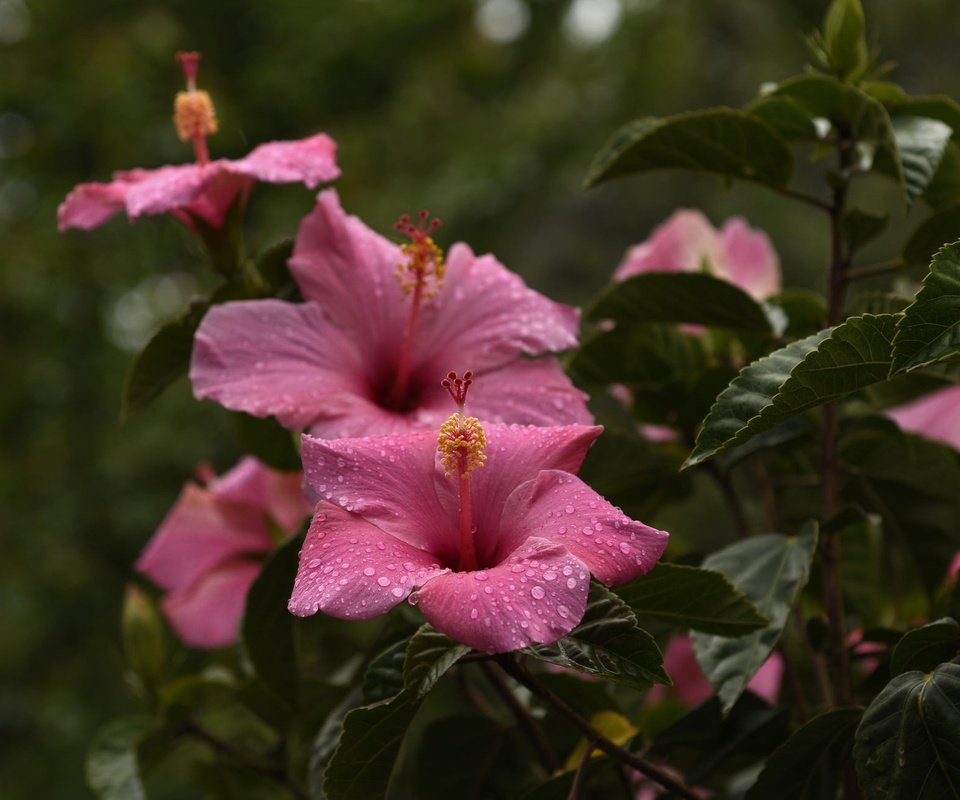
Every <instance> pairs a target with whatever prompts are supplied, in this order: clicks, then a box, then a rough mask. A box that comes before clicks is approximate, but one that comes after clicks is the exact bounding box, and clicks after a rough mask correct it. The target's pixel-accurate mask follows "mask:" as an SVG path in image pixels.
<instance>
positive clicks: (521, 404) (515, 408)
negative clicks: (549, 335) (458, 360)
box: [438, 356, 593, 426]
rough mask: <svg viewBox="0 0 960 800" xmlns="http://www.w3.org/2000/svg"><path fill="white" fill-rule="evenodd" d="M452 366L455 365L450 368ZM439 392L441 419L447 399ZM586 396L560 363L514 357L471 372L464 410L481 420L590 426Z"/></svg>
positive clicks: (444, 392) (447, 402) (546, 357)
mask: <svg viewBox="0 0 960 800" xmlns="http://www.w3.org/2000/svg"><path fill="white" fill-rule="evenodd" d="M455 366H459V365H453V366H451V369H453V368H454V367H455ZM461 371H462V370H461ZM438 388H439V387H438ZM439 391H440V393H442V396H441V397H440V400H442V401H443V406H444V410H445V411H446V412H447V413H446V415H445V416H444V417H443V419H441V420H440V422H443V420H445V419H446V418H447V416H449V411H450V398H449V396H448V395H447V392H446V390H445V389H443V388H440V389H439ZM587 399H588V396H587V395H585V394H584V393H583V392H581V391H580V390H579V389H577V388H576V387H575V386H574V385H573V383H572V382H571V381H570V378H568V377H567V375H566V373H565V372H564V371H563V367H561V366H560V362H559V361H558V360H557V359H556V358H554V357H552V356H544V357H542V358H534V359H526V358H523V359H517V360H516V361H511V362H510V363H508V364H504V365H503V366H502V367H500V368H498V369H493V370H490V371H488V372H480V373H479V374H478V373H476V372H475V374H474V384H473V386H471V387H470V394H469V397H468V398H467V409H468V412H469V413H470V414H471V415H472V416H475V417H478V418H479V419H480V421H481V422H482V423H487V422H500V423H510V422H513V423H517V424H520V425H539V426H551V425H570V424H581V425H590V424H592V423H593V414H591V413H590V410H589V409H588V408H587V403H586V401H587Z"/></svg>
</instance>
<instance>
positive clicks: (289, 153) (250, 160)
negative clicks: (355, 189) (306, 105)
mask: <svg viewBox="0 0 960 800" xmlns="http://www.w3.org/2000/svg"><path fill="white" fill-rule="evenodd" d="M336 155H337V144H336V142H334V141H333V139H331V138H330V137H329V136H327V134H325V133H318V134H316V135H314V136H309V137H307V138H306V139H300V140H298V141H294V142H267V143H266V144H261V145H259V146H258V147H255V148H254V149H253V150H252V151H251V152H250V154H249V155H248V156H246V157H245V158H241V159H240V160H238V161H229V162H227V165H226V168H227V169H228V170H229V171H230V172H234V173H239V174H241V175H249V176H250V177H251V178H256V179H257V180H259V181H266V182H268V183H304V184H306V185H307V186H308V187H309V188H311V189H315V188H316V187H317V186H318V185H319V184H321V183H326V182H327V181H332V180H334V179H335V178H337V177H338V176H339V175H340V169H339V168H338V167H337V162H336Z"/></svg>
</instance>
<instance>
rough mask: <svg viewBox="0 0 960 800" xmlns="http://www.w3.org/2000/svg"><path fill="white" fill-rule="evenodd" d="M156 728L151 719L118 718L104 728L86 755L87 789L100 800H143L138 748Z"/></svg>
mask: <svg viewBox="0 0 960 800" xmlns="http://www.w3.org/2000/svg"><path fill="white" fill-rule="evenodd" d="M158 728H159V723H158V721H157V720H156V719H154V718H153V717H147V716H137V717H120V718H118V719H115V720H112V721H111V722H108V723H107V724H106V725H104V727H103V728H101V729H100V731H99V732H98V733H97V735H96V737H95V738H94V740H93V744H92V745H91V746H90V752H89V753H88V754H87V768H86V773H87V786H89V787H90V789H91V790H92V791H93V792H94V794H96V795H97V797H99V798H100V800H145V798H146V796H147V795H146V792H145V791H144V788H143V782H142V780H141V778H140V765H139V763H138V760H137V747H138V746H139V744H140V742H142V741H143V740H144V739H146V738H147V737H148V736H149V735H150V734H152V733H154V732H155V731H156V730H158Z"/></svg>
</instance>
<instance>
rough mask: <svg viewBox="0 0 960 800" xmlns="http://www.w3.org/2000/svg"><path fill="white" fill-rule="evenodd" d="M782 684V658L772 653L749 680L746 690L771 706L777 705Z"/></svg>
mask: <svg viewBox="0 0 960 800" xmlns="http://www.w3.org/2000/svg"><path fill="white" fill-rule="evenodd" d="M782 682H783V656H782V655H780V654H779V653H777V652H773V653H771V654H770V656H769V658H767V660H766V661H764V662H763V664H762V665H761V666H760V669H758V670H757V672H756V674H755V675H754V676H753V677H752V678H751V679H750V683H748V684H747V688H748V689H749V690H750V691H751V692H753V693H754V694H755V695H759V696H760V697H762V698H763V699H764V700H766V701H767V702H768V703H769V704H770V705H772V706H773V705H776V704H777V700H778V699H779V697H780V684H781V683H782Z"/></svg>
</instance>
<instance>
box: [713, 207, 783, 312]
mask: <svg viewBox="0 0 960 800" xmlns="http://www.w3.org/2000/svg"><path fill="white" fill-rule="evenodd" d="M720 241H721V243H722V245H723V249H724V250H725V251H726V258H725V259H723V260H721V261H718V262H717V264H716V265H715V266H714V270H713V272H714V274H715V275H716V276H717V277H718V278H724V279H726V280H728V281H730V283H732V284H733V285H734V286H738V287H740V288H741V289H743V291H745V292H746V293H747V294H749V295H750V296H751V297H753V298H754V299H755V300H763V299H764V298H766V297H770V296H771V295H775V294H776V293H777V292H779V291H780V259H779V258H778V257H777V253H776V251H775V250H774V249H773V245H772V244H770V239H768V238H767V235H766V234H765V233H763V231H758V230H754V229H752V228H751V227H749V226H748V225H747V223H746V220H744V219H742V218H741V217H732V218H731V219H728V220H727V221H726V223H725V224H724V226H723V230H721V231H720Z"/></svg>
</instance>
